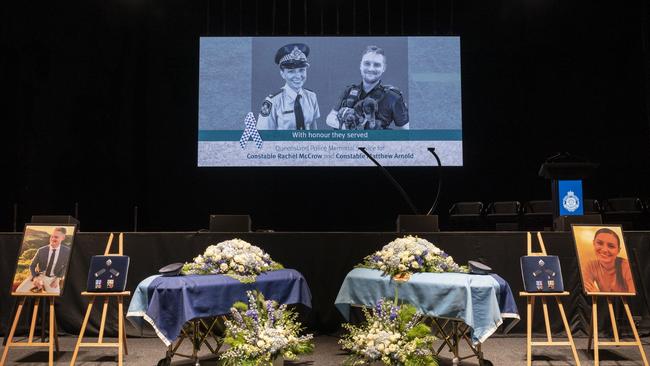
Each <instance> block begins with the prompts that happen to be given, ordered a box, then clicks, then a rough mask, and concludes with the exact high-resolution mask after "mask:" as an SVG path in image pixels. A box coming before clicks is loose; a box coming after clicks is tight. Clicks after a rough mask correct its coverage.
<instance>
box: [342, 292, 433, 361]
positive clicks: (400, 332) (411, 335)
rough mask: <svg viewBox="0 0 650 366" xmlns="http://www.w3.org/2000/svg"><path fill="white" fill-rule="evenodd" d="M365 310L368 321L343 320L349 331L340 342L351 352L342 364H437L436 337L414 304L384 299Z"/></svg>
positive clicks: (345, 327) (344, 326)
mask: <svg viewBox="0 0 650 366" xmlns="http://www.w3.org/2000/svg"><path fill="white" fill-rule="evenodd" d="M363 313H364V315H365V318H366V322H365V323H364V324H362V325H361V326H354V325H351V324H347V323H346V324H343V328H344V329H345V330H347V332H348V333H347V334H345V335H344V336H343V337H342V338H341V339H340V340H339V344H341V346H342V348H343V349H345V350H347V351H349V352H350V353H351V354H350V356H349V357H348V358H347V359H346V360H345V362H344V363H343V365H347V366H356V365H366V364H368V363H371V362H375V361H379V362H382V363H383V364H385V365H394V366H398V365H399V366H433V365H438V363H437V360H436V358H435V355H434V354H433V351H432V349H433V348H432V347H433V341H435V339H436V338H435V337H434V336H432V335H431V328H429V327H428V326H427V325H425V324H423V323H422V322H421V321H422V314H420V313H417V311H416V309H415V307H414V306H412V305H409V304H404V305H401V306H397V305H394V304H393V303H392V302H391V301H389V300H383V299H381V300H379V302H378V303H377V304H376V306H375V307H374V308H373V309H372V310H368V309H367V308H363Z"/></svg>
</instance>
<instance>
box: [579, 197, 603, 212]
mask: <svg viewBox="0 0 650 366" xmlns="http://www.w3.org/2000/svg"><path fill="white" fill-rule="evenodd" d="M582 204H583V212H584V214H585V215H593V214H600V213H601V212H602V209H601V208H600V202H598V200H595V199H593V198H585V199H584V200H583V201H582Z"/></svg>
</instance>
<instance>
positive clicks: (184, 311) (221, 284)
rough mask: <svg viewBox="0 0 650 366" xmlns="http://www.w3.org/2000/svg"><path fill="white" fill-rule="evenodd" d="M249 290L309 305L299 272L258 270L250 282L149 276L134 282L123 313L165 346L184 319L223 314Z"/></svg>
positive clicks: (220, 277) (212, 277) (284, 301)
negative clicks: (149, 327) (135, 285)
mask: <svg viewBox="0 0 650 366" xmlns="http://www.w3.org/2000/svg"><path fill="white" fill-rule="evenodd" d="M249 290H259V291H260V292H262V293H263V294H264V296H265V297H266V298H267V299H271V300H275V301H277V302H278V303H280V304H303V305H305V306H307V307H309V308H311V292H310V291H309V287H308V286H307V281H306V280H305V278H304V277H303V276H302V274H300V272H298V271H296V270H293V269H281V270H277V271H269V272H265V273H262V274H260V275H259V276H257V278H256V280H255V282H252V283H242V282H240V281H238V280H236V279H233V278H231V277H228V276H225V275H187V276H173V277H163V276H160V275H155V276H151V277H148V278H146V279H144V280H143V281H142V282H140V284H138V288H137V289H136V291H135V293H134V294H133V297H132V299H131V303H130V305H129V310H128V313H127V315H126V316H127V319H129V320H130V321H131V323H133V325H135V326H136V328H138V329H142V327H143V325H144V321H147V322H148V323H149V324H151V325H152V326H153V328H154V330H155V331H156V334H158V337H160V339H161V340H162V341H163V342H164V343H165V344H166V345H167V346H169V345H170V344H171V343H172V342H173V341H174V340H175V339H176V338H177V337H178V336H179V335H180V333H181V330H182V328H183V325H184V324H185V322H187V321H190V320H192V319H198V318H208V317H214V316H218V315H223V314H227V313H229V312H230V307H231V306H232V304H233V303H235V302H236V301H243V302H246V301H247V298H246V291H249Z"/></svg>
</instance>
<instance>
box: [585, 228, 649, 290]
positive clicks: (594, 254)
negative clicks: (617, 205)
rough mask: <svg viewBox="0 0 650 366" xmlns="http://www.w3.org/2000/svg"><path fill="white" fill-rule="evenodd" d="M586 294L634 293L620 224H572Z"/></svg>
mask: <svg viewBox="0 0 650 366" xmlns="http://www.w3.org/2000/svg"><path fill="white" fill-rule="evenodd" d="M572 230H573V239H574V241H575V243H576V252H577V253H578V262H579V264H580V274H581V277H582V285H583V288H584V290H585V293H587V295H608V294H613V295H636V288H635V286H634V280H633V278H632V270H631V269H630V261H629V259H628V255H627V250H626V249H625V242H624V240H623V230H622V229H621V226H618V225H610V226H602V225H601V226H589V225H573V226H572Z"/></svg>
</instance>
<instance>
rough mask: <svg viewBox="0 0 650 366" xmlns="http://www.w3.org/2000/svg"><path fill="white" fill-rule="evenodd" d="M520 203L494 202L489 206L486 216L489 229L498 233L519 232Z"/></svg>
mask: <svg viewBox="0 0 650 366" xmlns="http://www.w3.org/2000/svg"><path fill="white" fill-rule="evenodd" d="M520 211H521V203H519V201H501V202H492V203H490V204H489V205H488V208H487V215H486V216H485V218H486V220H487V223H488V225H489V227H490V228H491V229H493V230H497V231H515V230H519V213H520Z"/></svg>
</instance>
